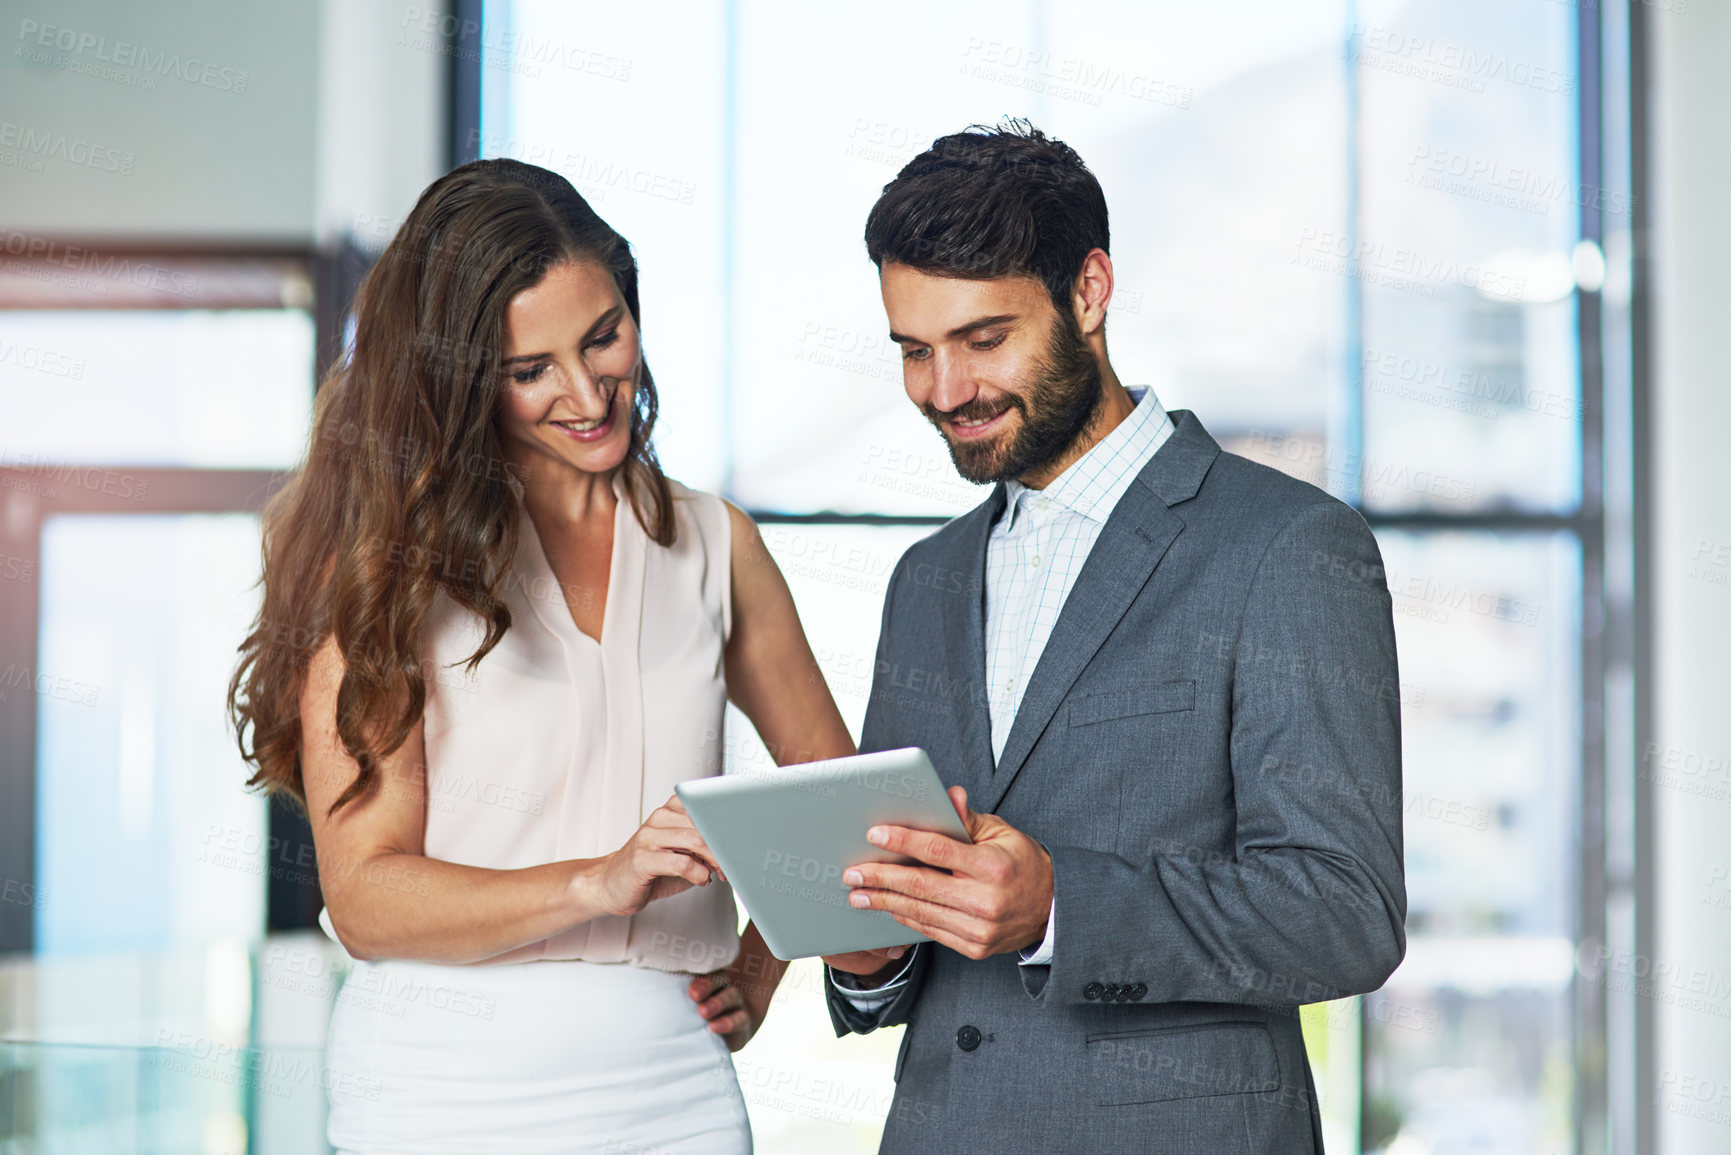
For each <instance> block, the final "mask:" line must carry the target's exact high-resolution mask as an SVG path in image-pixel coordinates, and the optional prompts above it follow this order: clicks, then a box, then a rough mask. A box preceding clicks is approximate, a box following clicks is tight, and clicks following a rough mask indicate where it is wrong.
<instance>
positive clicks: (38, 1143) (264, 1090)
mask: <svg viewBox="0 0 1731 1155" xmlns="http://www.w3.org/2000/svg"><path fill="white" fill-rule="evenodd" d="M348 963H349V960H348V957H347V955H345V954H344V953H343V952H342V950H341V949H340V948H338V947H337V946H336V945H335V944H334V943H331V942H330V941H329V940H327V939H325V938H324V937H323V936H322V935H317V934H310V935H286V936H279V937H274V938H271V939H268V940H266V941H265V942H262V943H258V944H254V945H252V946H245V945H239V944H229V943H218V944H212V945H209V946H204V947H199V948H193V949H185V950H177V951H170V952H165V953H161V954H149V955H64V956H52V955H51V956H35V957H13V958H8V959H4V960H0V1155H85V1153H89V1155H327V1153H328V1152H329V1151H330V1148H329V1146H328V1145H327V1144H326V1142H325V1138H324V1132H325V1101H326V1094H327V1091H328V1089H329V1087H330V1086H331V1083H332V1080H333V1079H334V1078H338V1077H340V1076H337V1075H334V1074H333V1073H332V1072H331V1071H330V1070H329V1069H328V1068H327V1067H326V1066H325V1065H324V1032H325V1025H326V1023H327V1022H328V1021H329V1017H330V1010H331V1006H332V1004H333V1002H334V1000H335V997H336V993H337V991H338V990H339V989H340V988H341V986H342V978H343V975H344V973H345V972H346V970H347V967H348Z"/></svg>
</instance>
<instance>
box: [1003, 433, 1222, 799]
mask: <svg viewBox="0 0 1731 1155" xmlns="http://www.w3.org/2000/svg"><path fill="white" fill-rule="evenodd" d="M1171 417H1172V419H1173V423H1174V425H1175V429H1174V431H1173V433H1172V436H1171V437H1169V438H1168V439H1167V441H1166V444H1165V445H1162V446H1161V447H1160V450H1159V452H1157V453H1156V454H1155V455H1154V456H1153V458H1152V459H1151V460H1150V461H1149V462H1148V464H1147V465H1145V466H1143V468H1142V472H1141V473H1140V474H1138V475H1137V478H1136V482H1135V483H1134V484H1132V485H1131V486H1130V488H1129V490H1128V491H1127V492H1126V493H1125V494H1124V496H1123V498H1122V499H1120V500H1119V502H1118V505H1117V507H1116V508H1115V509H1113V511H1112V516H1111V517H1109V518H1107V520H1106V524H1105V526H1103V527H1102V528H1101V530H1100V536H1099V537H1098V538H1097V539H1095V542H1094V548H1093V549H1092V550H1090V551H1089V553H1088V559H1087V561H1085V562H1084V563H1083V565H1082V572H1081V573H1079V574H1077V575H1076V584H1075V585H1074V586H1073V587H1071V590H1070V596H1069V597H1068V598H1066V599H1065V600H1064V608H1063V610H1062V611H1061V612H1060V613H1059V614H1058V620H1057V622H1056V623H1055V624H1054V625H1053V627H1052V636H1051V638H1050V639H1049V640H1048V641H1047V643H1046V648H1045V649H1044V650H1043V651H1041V653H1040V660H1039V662H1038V663H1036V664H1035V666H1034V673H1033V675H1032V676H1031V677H1030V678H1029V679H1028V688H1027V690H1026V691H1025V692H1024V693H1023V695H1022V704H1021V707H1020V708H1019V709H1018V710H1017V711H1016V720H1015V722H1014V724H1013V725H1012V726H1011V727H1010V733H1009V737H1008V738H1006V739H1005V741H1004V753H1003V757H1001V758H1000V759H998V763H997V766H996V768H995V769H994V770H993V771H992V773H991V775H990V776H989V777H988V778H978V779H976V780H975V784H976V786H977V787H978V794H977V797H976V791H975V790H974V789H970V790H969V791H968V805H969V806H971V807H972V808H973V809H975V810H978V811H981V812H990V811H993V810H995V809H996V808H997V805H998V803H999V802H1001V801H1002V800H1003V797H1004V795H1005V793H1007V792H1008V791H1009V789H1010V784H1011V783H1012V782H1013V781H1015V777H1016V774H1017V773H1018V772H1020V770H1021V769H1022V764H1023V763H1024V762H1025V761H1026V760H1027V757H1028V754H1029V753H1030V752H1031V751H1032V750H1033V748H1034V743H1035V742H1037V741H1038V740H1039V738H1040V735H1041V734H1043V733H1045V730H1046V727H1047V726H1048V725H1049V724H1050V723H1051V721H1052V716H1053V715H1054V714H1055V713H1056V712H1057V710H1058V707H1059V706H1060V705H1061V704H1062V703H1063V701H1064V697H1065V695H1067V694H1068V693H1069V692H1070V687H1071V686H1073V685H1075V682H1076V679H1077V678H1078V677H1080V676H1081V673H1082V671H1083V670H1084V669H1085V668H1087V665H1088V663H1089V662H1090V661H1092V660H1093V658H1094V655H1095V654H1096V653H1098V652H1099V650H1100V647H1101V646H1102V645H1104V644H1105V642H1106V639H1107V638H1108V637H1109V636H1111V633H1112V631H1113V630H1114V629H1116V628H1117V626H1118V623H1119V621H1121V620H1122V619H1123V617H1124V614H1125V613H1126V611H1128V610H1129V608H1130V603H1131V602H1133V601H1135V600H1136V595H1137V594H1139V593H1141V592H1142V588H1143V587H1144V586H1146V585H1147V584H1148V581H1149V579H1150V578H1151V577H1152V576H1153V574H1154V570H1155V568H1156V567H1157V566H1158V565H1159V564H1160V559H1161V558H1163V557H1164V556H1165V555H1166V551H1167V550H1168V549H1169V548H1171V545H1172V542H1173V541H1174V540H1176V539H1177V537H1178V535H1179V534H1180V533H1181V532H1183V530H1184V519H1183V518H1181V517H1179V516H1178V515H1177V514H1175V513H1173V512H1172V510H1171V509H1170V508H1169V506H1172V505H1177V504H1178V503H1179V502H1182V501H1187V500H1189V499H1190V498H1192V497H1194V496H1195V495H1196V491H1197V490H1198V489H1199V488H1200V487H1201V484H1202V478H1203V476H1204V475H1205V474H1206V473H1207V472H1208V469H1209V467H1210V466H1212V465H1213V463H1214V458H1215V457H1216V456H1218V455H1219V453H1220V446H1219V445H1218V444H1216V443H1215V441H1214V439H1213V438H1212V437H1210V436H1208V434H1207V432H1206V431H1205V430H1203V428H1202V426H1201V423H1200V422H1198V421H1197V420H1196V418H1195V417H1194V416H1193V415H1192V414H1191V413H1189V412H1187V411H1185V410H1182V409H1180V410H1174V411H1173V412H1172V413H1171ZM983 564H984V554H983V551H982V555H981V565H982V566H983ZM981 576H982V582H981V590H982V595H983V592H984V580H983V578H984V569H983V568H982V570H981ZM982 618H983V615H982ZM981 629H982V636H983V625H982V627H981ZM981 653H982V659H981V660H982V661H983V654H984V647H983V645H982V647H981ZM982 669H983V667H982ZM990 733H991V730H990V724H989V721H988V724H987V735H988V739H987V740H988V743H989V741H990V737H989V736H990ZM988 753H989V746H988Z"/></svg>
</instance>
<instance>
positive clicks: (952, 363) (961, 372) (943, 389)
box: [932, 353, 979, 413]
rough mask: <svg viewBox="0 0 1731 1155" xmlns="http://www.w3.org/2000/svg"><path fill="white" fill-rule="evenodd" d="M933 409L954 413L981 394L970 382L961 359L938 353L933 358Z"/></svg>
mask: <svg viewBox="0 0 1731 1155" xmlns="http://www.w3.org/2000/svg"><path fill="white" fill-rule="evenodd" d="M932 361H933V365H932V407H933V408H935V409H939V410H941V411H943V412H945V413H950V412H954V411H955V410H957V409H960V408H961V407H962V406H963V405H966V404H967V403H968V402H970V401H972V400H973V399H974V396H975V394H977V393H978V392H979V389H977V388H976V387H975V386H974V383H973V382H972V381H970V380H968V375H967V371H966V368H965V367H964V366H963V365H962V362H961V358H960V357H953V356H949V355H947V354H944V353H936V354H934V355H933V357H932Z"/></svg>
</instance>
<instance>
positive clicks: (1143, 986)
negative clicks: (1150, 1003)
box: [1130, 983, 1148, 1002]
mask: <svg viewBox="0 0 1731 1155" xmlns="http://www.w3.org/2000/svg"><path fill="white" fill-rule="evenodd" d="M1147 997H1148V984H1147V983H1136V984H1135V985H1134V986H1132V987H1131V988H1130V998H1131V1000H1132V1001H1133V1002H1141V1001H1142V1000H1143V999H1145V998H1147Z"/></svg>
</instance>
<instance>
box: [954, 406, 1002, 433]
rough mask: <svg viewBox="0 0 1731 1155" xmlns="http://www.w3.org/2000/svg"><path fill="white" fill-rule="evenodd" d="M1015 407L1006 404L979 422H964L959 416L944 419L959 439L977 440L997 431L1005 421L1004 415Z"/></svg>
mask: <svg viewBox="0 0 1731 1155" xmlns="http://www.w3.org/2000/svg"><path fill="white" fill-rule="evenodd" d="M1013 408H1015V406H1013V405H1006V406H1005V407H1004V408H1002V409H1000V410H998V411H997V412H996V413H994V414H992V415H991V416H990V417H988V418H986V419H985V420H984V421H977V422H964V421H961V420H958V419H957V418H954V417H949V418H946V419H945V420H944V426H945V428H947V429H948V430H949V431H950V433H951V434H952V435H954V437H955V438H956V440H957V441H976V440H978V439H979V438H982V437H990V436H991V435H992V434H993V433H995V432H997V430H998V427H999V426H1000V425H1001V424H1002V423H1003V420H1004V415H1005V414H1007V413H1008V412H1009V411H1010V410H1011V409H1013Z"/></svg>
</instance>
